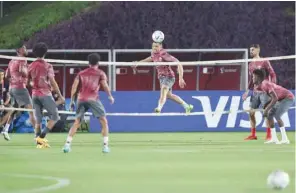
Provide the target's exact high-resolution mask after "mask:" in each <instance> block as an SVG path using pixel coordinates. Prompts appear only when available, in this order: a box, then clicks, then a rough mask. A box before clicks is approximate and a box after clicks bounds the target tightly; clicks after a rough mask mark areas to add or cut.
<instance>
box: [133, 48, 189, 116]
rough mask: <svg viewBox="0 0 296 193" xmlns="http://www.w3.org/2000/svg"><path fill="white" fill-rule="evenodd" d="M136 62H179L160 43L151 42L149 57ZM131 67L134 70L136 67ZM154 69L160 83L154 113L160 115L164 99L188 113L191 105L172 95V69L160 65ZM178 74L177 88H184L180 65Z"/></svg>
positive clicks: (173, 81)
mask: <svg viewBox="0 0 296 193" xmlns="http://www.w3.org/2000/svg"><path fill="white" fill-rule="evenodd" d="M138 62H179V60H178V59H176V58H175V57H173V56H172V55H170V54H169V53H167V52H166V50H164V49H163V47H162V43H156V42H153V43H152V52H151V56H149V57H148V58H146V59H144V60H141V61H138ZM133 67H134V68H136V66H133ZM156 69H157V73H158V79H159V82H160V98H159V101H158V106H157V108H155V112H156V113H160V112H161V110H162V107H163V105H164V104H165V102H166V99H171V100H173V101H174V102H176V103H178V104H180V105H182V106H183V107H184V109H185V111H186V113H190V112H191V111H192V109H193V105H190V104H187V103H186V102H185V101H183V100H182V99H181V98H180V97H179V96H177V95H175V94H173V93H172V87H173V85H174V83H175V73H174V71H173V70H172V68H171V67H170V66H169V65H167V66H164V65H161V66H156ZM178 73H179V86H180V87H181V88H184V87H185V86H186V83H185V81H184V79H183V66H182V65H181V64H179V65H178Z"/></svg>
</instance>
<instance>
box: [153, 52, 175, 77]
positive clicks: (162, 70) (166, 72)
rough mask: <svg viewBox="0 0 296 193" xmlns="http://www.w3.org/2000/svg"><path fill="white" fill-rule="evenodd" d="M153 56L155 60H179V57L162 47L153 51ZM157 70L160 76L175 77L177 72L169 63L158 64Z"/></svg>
mask: <svg viewBox="0 0 296 193" xmlns="http://www.w3.org/2000/svg"><path fill="white" fill-rule="evenodd" d="M151 58H152V60H153V62H179V60H178V59H177V58H175V57H174V56H172V55H170V54H169V53H167V51H166V50H164V49H161V50H160V51H159V52H151ZM156 70H157V74H158V77H161V76H165V77H175V73H174V71H173V70H172V68H171V67H170V66H169V65H167V66H165V65H160V66H156Z"/></svg>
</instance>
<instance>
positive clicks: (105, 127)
mask: <svg viewBox="0 0 296 193" xmlns="http://www.w3.org/2000/svg"><path fill="white" fill-rule="evenodd" d="M99 121H100V123H101V127H102V136H103V153H109V152H110V149H109V126H108V121H107V118H106V117H105V116H104V117H100V118H99Z"/></svg>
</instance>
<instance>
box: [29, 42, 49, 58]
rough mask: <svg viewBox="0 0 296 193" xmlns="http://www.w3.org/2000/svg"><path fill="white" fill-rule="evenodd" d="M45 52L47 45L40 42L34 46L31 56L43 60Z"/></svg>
mask: <svg viewBox="0 0 296 193" xmlns="http://www.w3.org/2000/svg"><path fill="white" fill-rule="evenodd" d="M47 50H48V48H47V45H46V44H45V43H43V42H40V43H37V44H35V45H34V47H33V54H34V55H35V56H36V57H37V58H44V57H45V55H46V53H47Z"/></svg>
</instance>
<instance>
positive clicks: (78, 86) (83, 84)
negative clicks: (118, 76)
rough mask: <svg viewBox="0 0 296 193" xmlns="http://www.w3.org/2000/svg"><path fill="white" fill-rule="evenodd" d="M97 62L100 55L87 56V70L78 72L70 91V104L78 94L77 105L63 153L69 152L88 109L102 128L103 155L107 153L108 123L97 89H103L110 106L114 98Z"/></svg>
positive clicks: (72, 103)
mask: <svg viewBox="0 0 296 193" xmlns="http://www.w3.org/2000/svg"><path fill="white" fill-rule="evenodd" d="M99 61H100V55H98V54H90V55H89V56H88V62H89V68H87V69H85V70H83V71H81V72H79V74H78V75H77V76H76V78H75V80H74V83H73V86H72V90H71V104H70V106H73V105H74V101H75V98H76V94H77V92H78V100H77V101H78V102H77V103H78V104H77V109H76V119H75V122H74V124H73V126H72V128H71V129H70V131H69V135H68V137H67V140H66V143H65V145H64V148H63V151H64V153H68V152H70V151H71V142H72V138H73V136H74V134H75V133H76V131H77V129H78V128H79V127H80V123H81V121H82V119H83V118H84V113H85V112H87V111H88V109H91V110H92V113H93V115H94V116H95V117H97V118H98V119H99V121H100V123H101V127H102V135H103V143H104V145H103V153H109V151H110V150H109V147H108V142H109V137H108V134H109V127H108V121H107V118H106V113H105V108H104V106H103V104H102V103H101V101H100V100H99V95H98V92H99V89H100V86H102V87H103V89H104V90H105V92H106V93H107V95H108V98H109V100H110V102H111V104H113V103H114V98H113V96H112V94H111V92H110V89H109V86H108V83H107V76H106V74H105V73H104V72H103V71H102V70H100V69H99Z"/></svg>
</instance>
